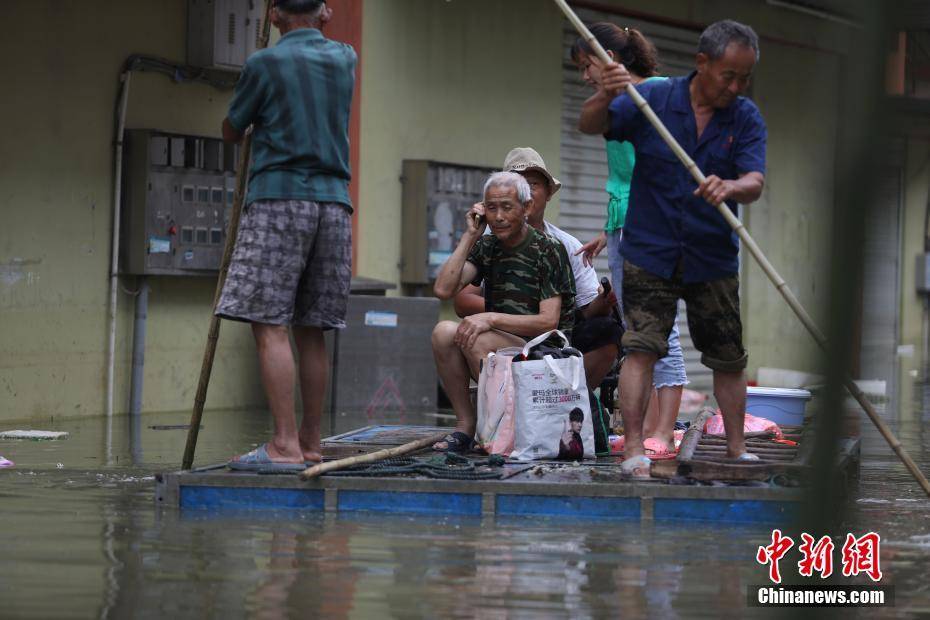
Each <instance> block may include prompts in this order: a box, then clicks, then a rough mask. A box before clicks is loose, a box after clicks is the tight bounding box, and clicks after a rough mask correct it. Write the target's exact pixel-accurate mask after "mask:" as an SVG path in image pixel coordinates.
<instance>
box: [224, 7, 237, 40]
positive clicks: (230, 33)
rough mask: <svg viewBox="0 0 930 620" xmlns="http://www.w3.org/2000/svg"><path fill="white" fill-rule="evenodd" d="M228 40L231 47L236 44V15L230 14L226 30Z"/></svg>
mask: <svg viewBox="0 0 930 620" xmlns="http://www.w3.org/2000/svg"><path fill="white" fill-rule="evenodd" d="M226 40H227V42H228V43H229V44H230V45H235V44H236V14H235V13H230V14H229V23H228V25H227V28H226Z"/></svg>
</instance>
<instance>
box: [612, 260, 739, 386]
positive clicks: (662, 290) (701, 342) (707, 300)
mask: <svg viewBox="0 0 930 620" xmlns="http://www.w3.org/2000/svg"><path fill="white" fill-rule="evenodd" d="M679 298H680V299H684V300H685V303H686V304H687V306H688V329H689V330H690V331H691V340H692V341H693V342H694V346H695V347H697V349H698V350H699V351H700V352H701V363H702V364H704V365H705V366H707V367H708V368H710V369H712V370H720V371H724V372H738V371H740V370H743V369H744V368H746V362H747V361H748V359H749V357H748V355H747V354H746V350H745V349H744V348H743V323H742V321H741V320H740V316H739V278H738V276H735V275H734V276H730V277H727V278H721V279H719V280H711V281H710V282H694V283H690V284H689V283H685V282H683V280H682V276H681V268H680V267H679V269H678V270H676V272H675V274H674V275H673V276H672V278H671V279H670V280H666V279H665V278H660V277H659V276H657V275H654V274H652V273H649V272H648V271H646V270H645V269H642V268H640V267H637V266H636V265H634V264H633V263H631V262H630V261H625V262H624V264H623V311H624V319H625V321H626V327H627V330H626V333H624V334H623V347H624V349H629V350H632V351H646V352H649V353H655V354H656V355H658V356H659V358H662V357H665V355H666V354H667V353H668V335H669V333H670V332H671V331H672V325H673V324H674V323H675V314H676V312H677V309H678V299H679Z"/></svg>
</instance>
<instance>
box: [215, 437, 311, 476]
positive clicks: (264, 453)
mask: <svg viewBox="0 0 930 620" xmlns="http://www.w3.org/2000/svg"><path fill="white" fill-rule="evenodd" d="M226 467H228V468H230V469H235V470H237V471H257V472H262V473H277V472H295V471H303V470H305V469H306V468H307V466H306V465H305V464H303V463H279V462H277V461H272V460H271V457H270V456H268V449H267V448H265V444H262V445H260V446H259V447H257V448H255V449H254V450H252V451H251V452H246V453H245V454H243V455H241V456H237V457H236V458H234V459H232V460H231V461H229V462H228V463H226Z"/></svg>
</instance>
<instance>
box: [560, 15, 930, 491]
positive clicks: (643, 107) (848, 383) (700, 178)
mask: <svg viewBox="0 0 930 620" xmlns="http://www.w3.org/2000/svg"><path fill="white" fill-rule="evenodd" d="M554 2H555V3H556V4H557V5H558V6H559V8H560V9H561V10H562V12H563V13H565V16H566V17H567V18H568V20H569V21H570V22H571V23H572V25H573V26H574V27H575V30H577V31H578V33H579V34H580V35H581V36H582V38H583V39H584V40H585V41H587V43H588V45H590V46H591V49H592V50H594V53H595V54H596V55H597V57H598V59H600V61H601V62H603V63H605V64H606V63H610V62H612V61H611V59H610V56H608V55H607V52H605V51H604V48H603V47H601V44H600V43H599V42H598V40H597V38H596V37H595V36H594V35H593V34H591V31H590V30H588V28H587V26H585V25H584V23H583V22H582V21H581V20H580V19H579V18H578V16H577V15H576V14H575V12H574V11H573V10H572V9H571V7H569V6H568V4H567V3H566V1H565V0H554ZM626 95H627V96H629V97H630V99H632V100H633V103H634V104H635V105H636V107H637V108H638V109H639V110H640V112H642V113H643V115H644V116H645V117H646V119H648V120H649V122H650V123H651V124H652V126H653V127H654V128H655V130H656V131H657V132H658V133H659V135H660V136H661V137H662V140H663V141H664V142H665V144H667V145H668V147H669V148H670V149H671V150H672V152H674V153H675V155H676V156H677V157H678V159H679V160H680V161H681V163H682V164H684V166H685V168H686V169H687V170H688V172H689V173H690V174H691V176H692V177H693V178H694V180H695V181H697V182H698V184H700V183H703V182H704V180H705V178H706V177H705V176H704V173H703V172H701V170H700V169H699V168H698V167H697V165H696V164H695V163H694V160H692V159H691V157H689V156H688V154H687V153H686V152H685V150H684V149H683V148H682V147H681V145H680V144H678V142H677V141H676V140H675V138H674V136H672V134H671V133H669V131H668V129H667V128H666V127H665V125H663V124H662V121H661V120H659V117H658V116H656V114H655V112H653V111H652V108H651V107H649V104H648V103H647V102H646V100H645V99H644V98H643V96H642V95H640V94H639V92H638V91H637V90H636V88H635V87H634V86H633V85H632V84H627V87H626ZM716 207H717V211H719V212H720V215H722V216H723V218H724V219H725V220H726V222H727V224H729V225H730V227H731V228H732V229H733V231H734V232H736V234H737V235H738V236H739V238H740V239H741V240H742V242H743V246H744V247H745V248H746V249H748V250H749V253H750V254H752V257H753V258H754V259H756V262H757V263H759V266H760V267H761V268H762V271H764V272H765V275H767V276H768V278H769V280H771V281H772V284H774V285H775V288H776V290H778V292H779V293H781V296H782V297H783V298H784V299H785V301H786V302H787V303H788V306H789V307H790V308H791V309H792V310H793V311H794V313H795V315H797V317H798V318H799V319H800V320H801V323H802V324H803V325H804V327H805V328H807V331H808V332H810V334H811V336H813V337H814V340H815V341H816V342H817V344H818V345H819V346H820V348H821V349H823V350H824V351H826V349H827V338H826V336H824V335H823V332H821V331H820V329H818V327H817V325H816V324H814V321H813V319H811V317H810V315H809V314H808V313H807V311H806V310H805V309H804V307H803V306H802V305H801V302H799V301H798V298H797V297H795V295H794V293H793V292H792V291H791V289H790V288H788V283H787V282H785V280H784V278H782V277H781V276H780V275H779V274H778V272H777V271H775V267H773V266H772V264H771V263H770V262H769V260H768V258H766V257H765V254H763V253H762V250H761V249H760V248H759V246H758V245H756V242H755V240H754V239H753V238H752V237H751V236H749V232H748V231H747V230H746V228H745V227H744V226H743V223H742V222H740V221H739V218H737V217H736V216H735V215H733V213H732V212H731V211H730V209H729V208H728V207H727V205H726V203H724V202H721V203H720V204H718V205H716ZM843 385H844V386H845V387H846V389H847V390H849V393H850V394H851V395H852V397H853V398H854V399H856V402H858V403H859V405H860V406H861V407H862V409H863V410H864V411H865V412H866V414H867V415H868V416H869V419H871V420H872V423H873V424H875V427H876V428H877V429H878V432H879V433H881V435H882V437H884V438H885V441H887V442H888V445H889V446H891V449H892V450H893V451H894V453H895V454H897V455H898V458H899V459H901V461H902V462H903V463H904V466H905V467H907V469H908V471H909V472H911V475H912V476H914V479H915V480H916V481H917V483H918V484H919V485H920V486H921V488H922V489H923V490H924V493H926V494H927V496H928V497H930V482H928V481H927V478H926V477H925V476H924V475H923V473H921V471H920V469H919V468H918V467H917V464H916V463H915V462H914V459H912V458H911V456H910V455H909V454H908V453H907V451H905V449H904V447H903V446H902V445H901V442H900V441H898V438H897V437H895V436H894V434H893V433H892V432H891V429H889V428H888V426H887V425H886V424H885V423H884V421H882V419H881V418H880V417H879V415H878V412H877V411H875V407H873V406H872V403H870V402H869V400H868V398H866V396H865V394H864V393H863V392H862V390H860V389H859V386H857V385H856V384H855V382H854V381H853V380H852V378H850V377H848V376H847V377H844V378H843Z"/></svg>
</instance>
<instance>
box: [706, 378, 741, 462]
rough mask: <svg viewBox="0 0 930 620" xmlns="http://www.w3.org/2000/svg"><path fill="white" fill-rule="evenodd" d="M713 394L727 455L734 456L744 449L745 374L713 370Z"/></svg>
mask: <svg viewBox="0 0 930 620" xmlns="http://www.w3.org/2000/svg"><path fill="white" fill-rule="evenodd" d="M714 396H715V397H716V398H717V404H718V405H720V412H721V413H722V414H723V428H724V430H725V431H726V433H727V456H728V457H730V458H736V457H738V456H739V455H741V454H742V453H743V452H745V451H746V440H745V438H744V435H743V422H744V420H745V417H746V416H745V414H746V375H745V374H743V372H742V371H740V372H723V371H721V370H715V371H714Z"/></svg>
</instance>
